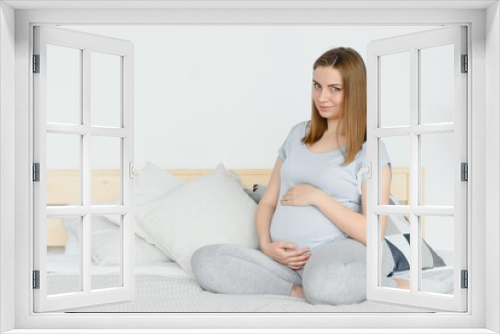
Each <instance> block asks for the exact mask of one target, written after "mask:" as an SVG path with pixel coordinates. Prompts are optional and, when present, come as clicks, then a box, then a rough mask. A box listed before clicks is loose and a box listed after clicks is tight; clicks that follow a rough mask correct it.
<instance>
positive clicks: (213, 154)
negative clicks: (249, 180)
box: [53, 26, 429, 168]
mask: <svg viewBox="0 0 500 334" xmlns="http://www.w3.org/2000/svg"><path fill="white" fill-rule="evenodd" d="M65 28H71V29H77V30H81V31H87V32H92V33H96V34H100V35H106V36H110V37H117V38H122V39H127V40H130V41H132V42H133V43H134V45H135V141H136V144H135V157H136V159H135V161H136V165H137V166H142V165H143V164H144V163H145V162H146V161H148V160H151V161H154V162H156V163H157V164H159V165H161V166H163V167H165V168H213V167H215V165H216V164H217V163H219V162H223V163H224V164H225V165H226V166H227V167H229V168H271V167H272V166H273V164H274V161H275V159H276V157H277V149H278V147H279V146H280V145H281V143H282V142H283V140H284V139H285V137H286V135H287V133H288V131H289V129H290V127H291V126H293V125H294V124H295V123H297V122H299V121H302V120H306V119H308V118H309V117H310V108H311V107H310V105H311V102H310V100H311V80H312V65H313V63H314V61H315V60H316V58H317V57H319V56H320V55H321V54H322V53H323V52H324V51H326V50H328V49H329V48H331V47H335V46H349V47H353V48H354V49H356V50H358V51H359V52H360V53H361V54H362V56H365V55H366V45H367V44H368V43H369V42H370V40H373V39H378V38H385V37H389V36H394V35H400V34H404V33H410V32H415V31H420V30H426V29H429V27H422V26H421V27H383V26H372V27H336V26H323V27H321V26H319V27H318V26H302V27H301V26H285V27H283V26H279V27H277V26H233V27H231V29H228V28H227V27H223V26H200V27H196V26H161V27H158V26H155V27H117V26H108V27H65ZM104 156H105V154H104V153H103V159H104ZM56 159H57V158H54V160H53V161H57V160H56ZM61 163H62V162H61Z"/></svg>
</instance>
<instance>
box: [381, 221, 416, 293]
mask: <svg viewBox="0 0 500 334" xmlns="http://www.w3.org/2000/svg"><path fill="white" fill-rule="evenodd" d="M382 217H383V216H380V218H382ZM387 217H388V218H387V225H386V230H385V232H386V233H385V238H384V240H385V242H383V243H382V244H381V245H380V247H381V250H382V256H381V261H380V264H379V267H380V271H379V272H380V275H381V276H380V286H383V287H392V288H399V289H405V290H409V288H410V231H409V224H408V221H407V220H406V218H405V217H404V216H396V215H389V216H387Z"/></svg>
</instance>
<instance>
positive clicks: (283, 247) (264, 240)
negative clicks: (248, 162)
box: [255, 158, 310, 269]
mask: <svg viewBox="0 0 500 334" xmlns="http://www.w3.org/2000/svg"><path fill="white" fill-rule="evenodd" d="M280 173H281V160H280V159H279V158H278V159H277V160H276V163H275V165H274V169H273V172H272V174H271V178H270V180H269V183H268V184H267V187H266V191H265V192H264V195H263V196H262V198H261V200H260V202H259V205H258V207H257V213H256V216H255V225H256V228H257V235H258V237H259V245H260V249H261V250H262V252H263V253H264V254H266V255H267V256H269V257H270V258H272V259H273V260H275V261H276V262H279V263H282V264H284V265H287V266H288V267H289V268H292V269H300V268H302V267H303V266H304V264H305V263H306V261H307V260H308V259H309V256H310V255H309V254H308V252H309V251H310V250H309V249H308V248H303V249H296V248H297V245H295V244H293V243H290V242H273V241H272V239H271V235H270V227H271V220H272V218H273V215H274V211H275V210H276V205H277V203H278V196H279V192H280Z"/></svg>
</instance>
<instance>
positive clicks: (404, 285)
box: [394, 278, 410, 290]
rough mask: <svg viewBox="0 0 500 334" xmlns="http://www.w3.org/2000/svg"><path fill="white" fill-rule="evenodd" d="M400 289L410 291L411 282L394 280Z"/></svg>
mask: <svg viewBox="0 0 500 334" xmlns="http://www.w3.org/2000/svg"><path fill="white" fill-rule="evenodd" d="M394 282H396V285H397V288H398V289H405V290H410V281H409V280H406V279H398V278H394Z"/></svg>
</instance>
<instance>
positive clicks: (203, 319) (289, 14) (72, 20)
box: [0, 1, 500, 333]
mask: <svg viewBox="0 0 500 334" xmlns="http://www.w3.org/2000/svg"><path fill="white" fill-rule="evenodd" d="M103 2H105V1H103ZM92 3H93V2H92V1H89V2H88V3H87V5H89V4H90V5H92ZM145 3H147V2H145ZM356 3H357V2H355V4H352V3H351V5H349V3H348V1H336V2H334V4H333V5H332V6H333V7H335V6H336V7H338V8H336V9H335V8H333V9H314V5H313V4H314V2H310V4H307V3H302V5H303V8H310V10H306V11H304V9H303V8H301V9H293V7H292V6H294V5H296V4H297V3H296V2H289V3H288V6H289V8H288V9H286V10H284V9H280V10H273V9H271V8H267V9H238V8H236V9H229V8H230V6H231V5H230V4H229V3H227V4H226V5H221V3H219V4H218V5H219V6H218V7H213V8H212V9H206V10H204V9H200V8H197V9H196V7H195V8H192V7H191V9H190V10H185V9H184V10H181V9H169V10H167V9H150V10H144V11H136V10H131V9H129V10H127V9H122V10H112V11H99V10H90V9H85V10H74V9H65V10H58V9H55V8H53V10H36V9H34V10H16V11H15V26H14V24H13V22H12V20H11V16H12V12H13V10H12V9H11V8H9V6H8V4H12V5H13V6H15V5H16V2H15V1H11V2H8V4H5V3H2V4H1V5H0V6H1V7H0V10H1V12H0V34H1V35H0V43H1V50H2V54H1V55H2V57H0V69H2V78H1V79H0V80H1V81H0V82H1V83H2V85H1V86H0V93H2V95H1V96H2V97H1V99H2V100H1V101H0V107H1V109H0V112H1V117H2V125H1V128H0V130H4V129H5V127H6V126H8V125H9V124H10V126H12V127H14V126H15V130H16V133H15V139H16V142H15V144H14V143H12V142H10V145H9V142H5V140H6V139H7V140H8V139H9V138H12V137H13V136H12V133H11V132H9V131H2V132H0V135H1V140H2V142H1V145H2V150H1V153H0V154H1V156H0V158H1V159H0V163H1V164H0V177H1V180H2V182H3V181H4V180H7V178H8V176H7V175H6V174H5V173H6V172H8V171H12V170H13V168H12V163H9V161H8V160H7V159H8V158H13V157H15V183H14V182H7V183H2V190H1V194H2V195H4V196H3V197H1V198H0V208H1V209H2V210H4V209H7V212H6V213H5V211H2V216H1V218H2V220H1V225H0V227H1V232H2V237H1V238H2V239H1V242H2V244H1V246H2V248H0V252H1V253H0V269H1V276H0V279H1V281H0V293H1V296H2V302H1V303H0V312H1V313H0V315H1V318H0V319H1V320H2V321H1V322H2V330H9V329H16V331H15V333H26V332H28V331H27V330H26V331H24V330H23V329H28V328H30V329H33V330H30V331H29V332H30V333H35V332H37V331H36V330H35V329H43V328H46V329H47V328H65V330H64V331H63V332H65V333H68V332H69V330H68V329H71V328H80V329H81V328H105V329H112V328H127V329H130V328H138V324H143V326H144V328H146V326H147V327H149V328H170V329H172V330H171V331H167V330H165V331H164V332H175V330H173V329H174V328H183V327H184V328H194V327H196V328H226V329H229V330H228V332H234V331H235V330H234V328H253V327H255V326H259V327H260V328H264V327H265V328H268V329H271V330H267V331H266V332H272V331H274V332H279V329H280V328H281V329H283V328H289V329H291V328H304V327H306V328H309V329H311V330H314V329H316V331H317V332H322V331H321V330H320V329H329V330H328V332H330V333H334V332H343V331H342V329H346V328H352V326H353V324H355V325H354V326H355V327H356V328H359V332H364V333H371V332H373V333H375V332H379V333H380V332H382V333H388V332H390V330H389V329H388V328H393V329H394V330H393V332H397V333H404V332H410V330H409V328H419V329H420V330H419V332H422V333H425V332H427V333H430V332H432V333H436V332H440V330H439V328H443V331H442V332H443V333H444V332H453V331H455V330H457V331H458V329H460V328H462V329H465V330H463V331H462V332H464V333H465V332H466V333H494V332H498V331H500V322H499V320H498V319H497V315H498V313H499V309H500V307H499V305H500V298H499V295H500V292H499V287H498V284H497V282H498V279H499V268H500V263H499V261H498V258H496V259H491V262H492V263H489V265H488V267H486V266H485V261H484V258H485V254H499V244H500V238H499V235H500V233H499V227H498V224H494V223H493V222H498V221H499V220H500V209H499V208H498V202H499V201H500V196H499V195H500V190H499V189H500V177H499V176H500V175H499V174H500V173H499V167H498V166H499V163H500V159H499V157H500V153H499V142H500V136H499V134H498V132H499V131H498V130H499V115H498V114H499V113H498V110H499V106H500V99H499V98H498V93H497V92H498V91H499V90H500V64H499V53H500V52H499V50H500V36H499V35H500V34H499V32H500V18H499V16H500V11H499V9H498V4H497V1H489V2H487V3H485V2H473V1H469V2H466V5H467V4H468V6H470V7H469V9H453V8H451V7H452V6H454V5H455V4H456V3H459V5H463V4H464V3H465V2H439V1H435V2H433V3H432V4H431V3H430V2H429V3H428V6H436V3H440V4H441V6H443V8H444V9H435V8H430V7H429V8H427V9H425V7H422V9H390V7H388V6H396V4H388V3H387V2H383V1H380V2H377V1H373V2H372V1H371V2H370V3H369V8H378V10H376V11H375V12H376V13H374V10H373V9H362V8H361V9H356V10H352V9H342V7H344V8H345V7H349V6H351V7H352V6H360V7H361V5H363V3H360V4H356ZM25 4H26V3H25ZM47 4H49V2H47V3H45V2H44V1H37V2H36V4H35V3H34V2H32V3H31V2H28V6H30V5H31V6H39V7H38V8H40V6H43V5H47ZM255 4H256V5H258V2H255ZM136 5H137V6H139V5H138V4H136ZM198 5H199V4H198ZM205 5H206V4H205ZM365 5H366V4H365ZM486 5H490V8H489V9H487V10H486V9H484V8H485V7H481V6H486ZM94 6H97V4H95V2H94ZM115 6H119V5H116V3H115ZM206 6H207V7H208V5H206ZM214 6H215V5H214ZM220 6H226V8H223V9H219V10H217V9H214V8H221V7H220ZM233 6H234V4H233ZM260 6H265V5H262V4H261V5H260ZM285 6H286V5H285ZM397 6H401V4H400V2H398V4H397ZM420 6H422V5H420ZM463 6H465V5H463ZM478 6H479V9H477V8H478ZM447 7H450V8H447ZM470 8H472V9H470ZM474 8H476V9H474ZM96 14H99V15H96ZM214 14H216V15H214ZM9 15H10V16H9ZM5 16H7V19H5ZM485 21H486V22H487V26H488V29H486V27H485V24H484V22H485ZM153 22H154V23H158V24H165V25H167V24H174V25H175V24H191V25H203V24H218V25H221V24H224V25H234V24H241V25H258V24H274V25H301V24H304V25H352V24H359V23H363V24H387V25H397V24H401V23H402V22H403V23H404V24H405V25H406V24H407V25H419V24H422V25H430V24H464V25H467V26H468V27H469V29H468V30H469V32H470V33H469V42H470V43H469V50H468V51H469V52H468V54H469V55H470V59H471V62H470V64H469V68H470V69H471V71H472V72H471V75H470V76H469V79H468V80H469V82H468V86H469V87H471V89H470V90H469V93H468V95H469V96H468V101H469V102H468V103H469V108H468V109H469V110H470V113H469V120H468V124H469V125H468V126H469V128H468V131H469V133H470V134H471V136H470V140H469V143H468V146H469V152H470V153H471V157H470V160H469V162H470V165H469V176H470V181H469V182H470V183H469V187H470V188H469V189H470V190H469V194H468V195H469V198H470V199H471V201H470V209H469V221H470V222H471V224H470V226H473V228H472V227H470V230H469V231H468V233H469V235H470V236H471V238H470V240H469V244H468V247H469V249H470V251H471V253H470V254H471V256H470V258H469V261H468V262H469V263H468V267H469V268H470V273H471V274H470V276H469V284H470V285H469V290H468V299H469V300H470V305H469V306H470V307H469V311H468V312H467V313H465V314H456V313H431V314H418V313H413V314H393V313H388V314H345V313H343V314H342V313H339V314H323V313H321V314H294V313H291V314H285V313H280V314H273V315H270V314H196V313H193V314H148V315H145V314H111V315H110V314H41V315H40V314H34V313H33V312H32V310H33V307H32V306H33V305H32V295H33V293H32V290H31V289H29V288H28V287H29V285H30V271H31V268H32V267H31V266H32V263H29V261H26V260H25V259H27V258H30V256H29V255H30V252H31V247H32V246H31V245H32V237H31V231H32V230H31V228H32V221H33V213H32V209H31V208H32V200H31V199H30V197H29V196H30V194H31V187H32V185H31V182H29V177H28V176H27V175H29V173H30V166H31V162H32V161H30V158H29V157H31V156H32V148H31V147H30V143H31V142H32V140H31V139H32V138H31V133H32V131H33V125H32V119H31V118H30V115H31V112H32V109H31V108H32V107H31V104H30V101H31V100H30V97H31V96H32V90H31V87H32V82H31V76H30V73H29V69H30V65H29V64H30V60H31V59H30V58H29V57H30V55H31V45H32V35H31V31H32V26H33V25H34V24H57V23H64V24H66V25H67V24H91V23H94V24H102V23H122V24H140V23H146V24H152V23H153ZM235 22H236V23H235ZM5 27H7V28H9V30H6V29H3V28H5ZM12 31H15V35H16V38H15V52H16V53H15V66H16V71H15V74H9V75H10V79H11V81H10V82H14V79H15V83H16V85H15V88H14V87H12V86H11V85H10V86H9V85H8V84H7V83H8V82H9V81H6V80H8V78H7V79H6V78H5V77H4V73H11V72H9V71H8V70H7V69H8V68H9V66H12V65H13V62H12V60H11V59H12V54H13V50H12V45H13V43H12V40H11V39H9V38H6V37H9V35H8V34H9V32H10V33H11V34H12ZM11 38H12V37H11ZM4 45H5V46H6V48H5V47H4ZM8 52H10V54H7V56H5V53H8ZM9 55H10V56H9ZM485 65H486V66H488V71H485ZM4 70H7V71H6V72H4ZM8 93H11V94H14V93H15V96H16V99H15V110H12V105H13V104H12V100H11V97H10V96H9V94H8ZM486 120H488V121H486ZM486 135H488V140H487V141H486ZM485 151H486V152H489V153H488V154H486V153H485ZM11 161H12V160H11ZM486 175H488V182H487V183H486V182H485V180H486ZM4 184H6V186H7V187H10V188H6V189H4ZM9 190H10V192H11V193H14V191H15V194H16V196H15V212H14V213H15V216H14V218H15V219H14V220H7V219H8V218H9V216H8V215H9V214H10V215H11V216H13V214H12V211H8V208H9V204H10V203H11V202H9V200H8V196H6V195H7V194H8V191H9ZM486 194H488V196H486ZM472 195H473V196H472ZM14 229H15V245H14V243H13V242H12V241H10V240H8V239H7V238H8V236H10V238H13V235H14ZM4 231H6V232H8V233H9V234H8V235H7V236H6V234H4ZM12 254H14V256H15V259H16V264H15V265H14V262H13V261H12V260H10V258H11V257H12ZM13 282H16V283H15V284H16V288H15V292H10V291H8V290H9V289H11V287H12V285H10V286H9V285H8V284H12V283H13ZM486 288H487V289H488V293H487V294H486V293H485V291H486ZM4 296H6V298H4ZM14 301H15V303H14ZM13 304H15V311H14V312H11V311H10V310H9V307H10V306H11V305H13ZM12 317H15V318H14V319H12ZM231 328H233V330H230V329H231ZM377 328H378V330H377ZM405 328H406V329H408V330H405ZM437 328H438V329H437ZM273 329H274V330H273ZM335 329H337V330H335ZM446 329H448V331H446ZM490 329H491V330H490ZM304 331H305V330H303V329H302V330H298V332H304ZM40 332H41V331H40ZM51 332H54V331H53V330H51ZM95 332H96V333H98V332H104V330H102V331H99V330H95ZM129 332H132V331H129ZM137 332H138V333H140V332H142V333H143V332H144V330H138V331H137ZM199 332H202V331H199ZM213 332H221V331H220V330H215V331H213ZM255 332H258V330H255ZM261 332H264V331H261ZM295 332H297V330H295ZM350 332H351V333H355V332H356V331H354V330H351V331H350ZM412 333H415V331H412Z"/></svg>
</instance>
